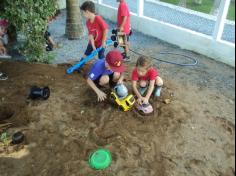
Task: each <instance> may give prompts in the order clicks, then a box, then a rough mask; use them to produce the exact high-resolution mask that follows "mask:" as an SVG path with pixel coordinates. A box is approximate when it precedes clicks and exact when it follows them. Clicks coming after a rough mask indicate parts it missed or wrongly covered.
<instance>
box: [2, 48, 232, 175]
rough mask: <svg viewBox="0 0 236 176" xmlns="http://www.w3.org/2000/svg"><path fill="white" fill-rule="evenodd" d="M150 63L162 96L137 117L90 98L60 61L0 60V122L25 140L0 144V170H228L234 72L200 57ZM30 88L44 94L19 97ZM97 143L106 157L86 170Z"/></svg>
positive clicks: (137, 172) (118, 172)
mask: <svg viewBox="0 0 236 176" xmlns="http://www.w3.org/2000/svg"><path fill="white" fill-rule="evenodd" d="M147 52H148V51H147ZM149 53H151V49H150V51H149ZM192 55H194V56H198V55H197V54H194V53H192ZM199 57H200V56H199ZM133 58H136V56H135V55H133ZM133 64H134V63H131V64H130V66H129V72H128V73H127V75H128V74H129V73H130V71H131V67H132V65H133ZM157 67H158V69H159V72H160V75H161V77H163V79H164V81H165V86H164V88H163V91H162V96H161V97H160V98H159V99H157V100H152V103H153V107H154V109H155V114H154V115H152V116H150V117H145V118H141V117H140V116H137V115H136V114H135V113H134V112H133V111H130V112H122V111H120V110H119V109H118V108H117V107H116V106H114V105H112V104H111V103H110V102H109V101H106V102H104V103H97V102H96V96H95V94H94V93H93V92H92V91H91V89H90V88H88V86H87V85H86V82H85V80H84V78H83V76H82V75H81V74H78V73H74V74H72V75H66V74H65V69H66V68H67V65H43V64H29V63H24V62H16V61H2V63H1V64H0V70H1V71H4V72H6V73H7V74H8V76H9V79H8V80H7V81H1V82H0V124H1V125H2V124H6V122H10V123H12V125H11V126H10V127H9V126H8V128H7V129H6V131H7V133H8V134H9V135H10V136H11V135H12V134H13V133H14V132H16V131H18V130H21V131H22V132H23V133H24V134H25V136H26V141H25V143H24V144H22V145H19V146H11V145H4V144H3V143H0V175H1V176H18V175H19V176H29V175H30V176H31V175H32V176H33V175H42V176H59V175H63V176H233V175H235V166H234V165H235V157H234V156H235V151H234V146H235V140H234V139H235V117H234V116H235V112H234V110H235V109H234V104H235V86H234V82H235V74H234V69H233V68H230V67H228V66H226V65H223V64H220V63H217V62H215V61H212V60H209V59H206V58H204V57H203V58H201V62H200V63H199V64H198V65H197V66H195V67H191V68H183V67H178V66H173V65H167V64H164V63H159V64H158V65H157ZM32 85H37V86H49V87H50V89H51V96H50V98H49V99H48V100H47V101H40V100H37V101H31V100H27V95H28V93H29V90H30V87H31V86H32ZM127 85H129V79H127ZM166 99H170V100H171V102H170V103H169V104H165V103H164V100H166ZM5 118H7V119H5ZM3 119H5V120H3ZM3 129H4V128H1V130H3ZM101 147H102V148H106V149H109V150H110V151H111V153H112V158H113V161H112V164H111V166H110V167H109V168H108V169H106V170H104V171H94V170H92V169H90V168H89V166H88V164H87V160H88V156H89V153H90V152H91V151H94V150H96V149H98V148H101Z"/></svg>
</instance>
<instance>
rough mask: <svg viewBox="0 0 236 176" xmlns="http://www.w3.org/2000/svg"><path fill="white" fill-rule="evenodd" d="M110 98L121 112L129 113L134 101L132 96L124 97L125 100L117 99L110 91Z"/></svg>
mask: <svg viewBox="0 0 236 176" xmlns="http://www.w3.org/2000/svg"><path fill="white" fill-rule="evenodd" d="M111 98H112V99H113V100H114V101H115V102H116V103H117V104H118V105H119V107H120V108H121V109H122V110H123V111H125V112H126V111H129V110H130V108H132V106H133V105H134V103H135V99H134V96H133V95H132V94H130V95H128V96H126V97H125V98H119V97H118V95H117V94H116V93H115V92H114V91H112V92H111Z"/></svg>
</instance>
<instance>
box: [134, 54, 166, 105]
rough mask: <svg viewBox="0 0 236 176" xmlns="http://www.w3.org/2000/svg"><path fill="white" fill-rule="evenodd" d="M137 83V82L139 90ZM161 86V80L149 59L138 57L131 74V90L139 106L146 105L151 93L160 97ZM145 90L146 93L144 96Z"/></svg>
mask: <svg viewBox="0 0 236 176" xmlns="http://www.w3.org/2000/svg"><path fill="white" fill-rule="evenodd" d="M137 82H139V87H140V88H139V90H138V88H137ZM155 86H156V88H155ZM162 86H163V80H162V78H161V77H159V76H158V71H157V70H156V69H155V68H154V67H153V65H152V63H151V61H150V59H149V58H148V57H146V56H140V57H139V58H138V60H137V62H136V67H135V68H134V70H133V72H132V88H133V91H134V93H135V95H136V96H137V97H138V100H137V102H138V103H139V104H148V103H149V99H150V97H151V95H152V93H153V91H154V95H155V96H157V97H158V96H160V92H161V87H162ZM147 89H148V90H147ZM154 89H155V90H154ZM146 90H147V93H146V95H145V96H144V93H145V91H146Z"/></svg>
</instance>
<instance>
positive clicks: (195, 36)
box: [98, 4, 235, 67]
mask: <svg viewBox="0 0 236 176" xmlns="http://www.w3.org/2000/svg"><path fill="white" fill-rule="evenodd" d="M98 13H99V14H100V15H102V16H103V17H104V18H107V19H109V20H111V21H114V22H115V21H116V13H117V11H116V9H115V8H113V7H110V6H108V5H104V4H102V5H98ZM131 14H132V15H131V23H132V24H131V26H132V28H133V29H135V30H137V31H140V32H142V33H144V34H146V35H150V36H154V37H157V38H159V39H161V40H163V41H166V42H168V43H172V44H175V45H177V46H179V47H181V48H182V49H187V50H191V51H195V52H197V53H200V54H203V55H205V56H208V57H210V58H213V59H215V60H218V61H221V62H223V63H226V64H228V65H231V66H234V67H235V44H232V43H229V42H225V41H216V40H213V38H212V37H211V36H207V35H204V34H201V33H197V32H194V31H191V30H188V29H185V28H181V27H178V26H175V25H172V24H168V23H165V22H161V21H158V20H155V19H152V18H148V17H138V16H137V15H136V14H133V13H131Z"/></svg>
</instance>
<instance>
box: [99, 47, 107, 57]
mask: <svg viewBox="0 0 236 176" xmlns="http://www.w3.org/2000/svg"><path fill="white" fill-rule="evenodd" d="M104 53H105V48H102V49H101V50H100V51H99V52H98V58H99V59H104V58H105V54H104Z"/></svg>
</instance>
